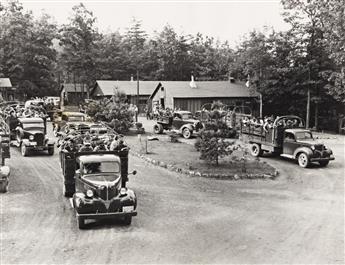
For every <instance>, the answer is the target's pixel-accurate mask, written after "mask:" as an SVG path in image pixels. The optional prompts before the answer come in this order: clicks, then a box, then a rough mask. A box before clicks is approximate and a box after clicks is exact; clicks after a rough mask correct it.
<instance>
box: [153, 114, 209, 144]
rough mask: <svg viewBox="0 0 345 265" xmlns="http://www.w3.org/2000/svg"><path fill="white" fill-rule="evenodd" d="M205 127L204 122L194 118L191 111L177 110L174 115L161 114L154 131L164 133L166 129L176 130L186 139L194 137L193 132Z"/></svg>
mask: <svg viewBox="0 0 345 265" xmlns="http://www.w3.org/2000/svg"><path fill="white" fill-rule="evenodd" d="M203 128H204V126H203V124H202V123H201V122H200V121H199V120H196V119H194V118H193V114H192V113H191V112H189V111H175V112H174V114H173V115H172V116H160V117H158V118H157V123H156V124H155V125H154V126H153V132H154V133H156V134H161V133H163V131H164V130H169V131H175V132H177V133H179V134H182V136H183V137H184V138H186V139H189V138H191V137H192V135H193V133H194V134H195V133H199V132H200V131H201V130H202V129H203Z"/></svg>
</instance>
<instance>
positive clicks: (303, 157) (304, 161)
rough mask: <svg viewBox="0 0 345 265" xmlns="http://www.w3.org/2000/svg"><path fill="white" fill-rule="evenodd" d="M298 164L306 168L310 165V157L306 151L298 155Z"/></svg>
mask: <svg viewBox="0 0 345 265" xmlns="http://www.w3.org/2000/svg"><path fill="white" fill-rule="evenodd" d="M297 161H298V165H299V166H300V167H303V168H306V167H308V166H309V157H308V155H307V154H306V153H300V154H299V155H298V157H297Z"/></svg>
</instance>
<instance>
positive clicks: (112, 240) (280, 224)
mask: <svg viewBox="0 0 345 265" xmlns="http://www.w3.org/2000/svg"><path fill="white" fill-rule="evenodd" d="M324 142H325V143H326V145H327V146H329V147H330V148H332V149H333V151H334V153H335V157H336V160H335V161H331V162H330V164H329V166H328V167H327V168H320V167H319V166H314V167H312V168H309V169H303V168H300V167H298V166H297V165H296V164H295V163H293V162H291V161H288V160H283V159H281V158H263V159H264V160H265V161H267V162H269V163H271V164H272V165H274V166H275V167H277V168H278V169H279V171H280V172H281V174H280V176H279V177H278V178H277V179H276V180H273V181H272V180H240V181H226V180H213V179H204V178H190V177H187V176H184V175H179V174H175V173H171V172H169V171H167V170H165V169H163V168H158V167H154V166H152V165H150V164H147V163H145V162H144V161H142V160H140V159H138V158H136V157H130V160H131V161H130V169H131V170H133V169H136V170H137V171H138V174H137V175H136V176H131V177H130V182H129V187H130V188H132V189H134V190H135V191H136V193H137V196H138V216H137V217H134V218H133V222H132V225H131V226H129V227H125V226H123V225H121V224H120V223H116V222H112V223H109V222H108V223H104V222H101V223H95V224H90V225H89V227H88V229H86V230H79V229H78V228H77V225H76V219H75V214H74V212H73V209H72V208H71V205H70V203H69V201H68V200H67V199H66V198H65V197H63V195H62V182H63V180H62V174H61V170H60V165H59V160H58V154H57V151H56V153H55V155H54V156H53V157H50V156H48V155H46V154H45V153H42V154H38V155H35V156H31V157H22V156H21V154H20V152H19V150H18V149H16V148H11V155H12V158H11V160H10V161H9V163H8V164H9V165H10V166H11V179H10V191H9V192H8V193H6V194H0V199H1V202H0V203H1V240H0V242H1V253H0V254H1V256H0V264H5V263H7V264H8V263H10V264H18V263H22V264H23V263H25V264H40V263H41V264H42V263H44V264H52V263H54V264H56V263H59V264H86V263H87V264H96V263H97V264H108V263H270V264H272V263H276V264H281V263H304V264H312V263H319V264H320V263H332V264H343V263H344V137H340V136H338V137H337V139H328V140H327V139H326V140H324Z"/></svg>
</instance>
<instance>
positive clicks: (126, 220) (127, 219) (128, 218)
mask: <svg viewBox="0 0 345 265" xmlns="http://www.w3.org/2000/svg"><path fill="white" fill-rule="evenodd" d="M131 223H132V216H131V215H127V216H125V217H124V218H123V224H124V225H131Z"/></svg>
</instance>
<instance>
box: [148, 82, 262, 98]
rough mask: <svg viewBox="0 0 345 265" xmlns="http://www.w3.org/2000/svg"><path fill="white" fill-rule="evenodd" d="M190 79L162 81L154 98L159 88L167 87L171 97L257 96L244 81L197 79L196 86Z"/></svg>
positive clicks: (166, 90)
mask: <svg viewBox="0 0 345 265" xmlns="http://www.w3.org/2000/svg"><path fill="white" fill-rule="evenodd" d="M190 83H191V82H190V81H161V82H160V84H159V86H157V88H156V89H155V91H154V92H153V93H152V94H151V96H150V98H153V97H154V96H155V94H156V93H157V92H158V90H159V88H161V87H164V88H165V95H166V97H171V98H234V97H236V98H244V97H257V96H258V94H257V93H252V92H251V91H250V90H249V89H248V88H247V87H246V86H245V84H244V83H242V82H237V83H231V82H230V81H195V85H196V87H195V88H192V87H191V86H190Z"/></svg>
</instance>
